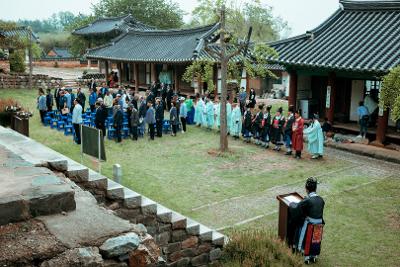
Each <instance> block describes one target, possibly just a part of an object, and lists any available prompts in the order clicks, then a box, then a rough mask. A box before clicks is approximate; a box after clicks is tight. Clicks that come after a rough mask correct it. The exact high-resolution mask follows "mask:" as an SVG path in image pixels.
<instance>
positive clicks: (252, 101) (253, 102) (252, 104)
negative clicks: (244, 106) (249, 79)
mask: <svg viewBox="0 0 400 267" xmlns="http://www.w3.org/2000/svg"><path fill="white" fill-rule="evenodd" d="M249 100H250V104H249V105H250V108H251V109H253V108H254V107H255V106H256V91H255V90H254V88H251V89H250V94H249Z"/></svg>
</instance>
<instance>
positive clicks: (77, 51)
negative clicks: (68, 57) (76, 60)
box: [66, 15, 104, 57]
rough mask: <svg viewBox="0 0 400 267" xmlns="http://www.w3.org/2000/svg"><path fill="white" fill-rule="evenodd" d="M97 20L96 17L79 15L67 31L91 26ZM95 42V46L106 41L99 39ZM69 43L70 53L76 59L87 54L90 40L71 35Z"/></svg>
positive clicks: (67, 27)
mask: <svg viewBox="0 0 400 267" xmlns="http://www.w3.org/2000/svg"><path fill="white" fill-rule="evenodd" d="M95 20H96V17H94V16H85V15H79V16H77V17H76V18H75V20H74V21H73V22H72V23H71V24H69V25H68V26H66V30H67V31H73V30H74V29H77V28H80V27H83V26H85V25H88V24H90V23H92V22H93V21H95ZM94 41H95V42H94V45H98V44H102V43H104V40H102V38H97V39H96V40H94ZM68 43H69V51H70V52H71V54H72V55H73V56H75V57H79V56H82V55H83V54H85V52H86V48H87V47H88V40H86V39H85V38H83V37H81V36H76V35H70V36H69V37H68Z"/></svg>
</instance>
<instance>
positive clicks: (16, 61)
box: [9, 50, 25, 73]
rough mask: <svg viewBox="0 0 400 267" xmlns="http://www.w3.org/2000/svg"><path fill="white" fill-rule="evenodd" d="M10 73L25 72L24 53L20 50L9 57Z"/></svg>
mask: <svg viewBox="0 0 400 267" xmlns="http://www.w3.org/2000/svg"><path fill="white" fill-rule="evenodd" d="M9 61H10V71H11V72H17V73H23V72H25V53H24V51H22V50H15V51H14V52H13V53H11V54H10V56H9Z"/></svg>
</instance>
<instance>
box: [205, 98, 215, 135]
mask: <svg viewBox="0 0 400 267" xmlns="http://www.w3.org/2000/svg"><path fill="white" fill-rule="evenodd" d="M206 126H207V129H209V130H211V129H212V128H213V126H214V103H213V102H212V101H211V99H209V98H207V100H206Z"/></svg>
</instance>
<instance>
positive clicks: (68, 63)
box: [33, 59, 87, 68]
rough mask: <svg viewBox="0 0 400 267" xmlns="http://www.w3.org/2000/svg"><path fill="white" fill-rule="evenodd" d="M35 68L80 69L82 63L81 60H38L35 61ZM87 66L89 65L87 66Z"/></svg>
mask: <svg viewBox="0 0 400 267" xmlns="http://www.w3.org/2000/svg"><path fill="white" fill-rule="evenodd" d="M33 66H35V67H50V68H52V67H54V68H57V67H58V68H80V67H81V62H80V60H79V59H76V60H75V59H73V60H45V59H42V60H36V61H33ZM86 66H87V64H86Z"/></svg>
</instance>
